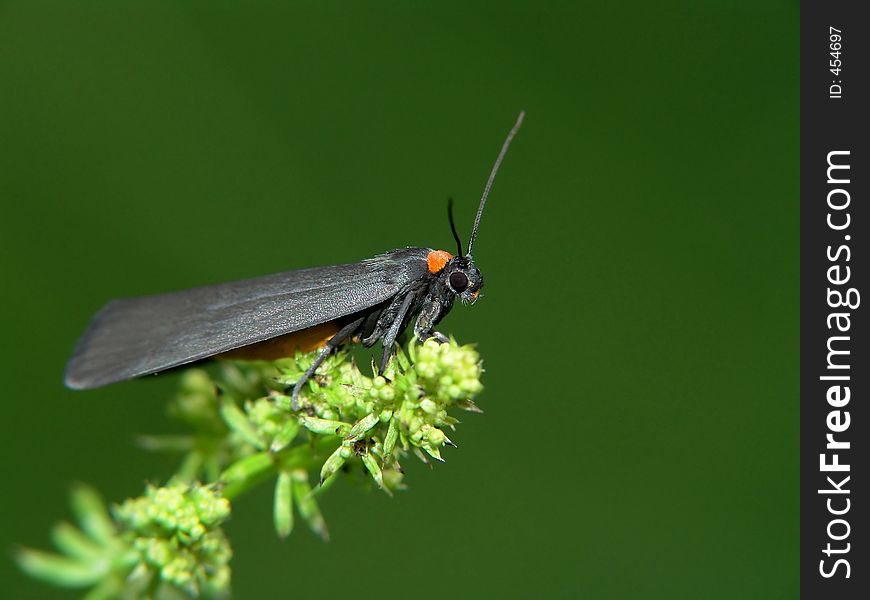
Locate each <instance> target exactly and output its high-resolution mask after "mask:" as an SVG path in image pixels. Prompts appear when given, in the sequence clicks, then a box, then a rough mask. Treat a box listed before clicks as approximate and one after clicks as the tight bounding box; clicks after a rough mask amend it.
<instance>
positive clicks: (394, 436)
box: [384, 416, 399, 459]
mask: <svg viewBox="0 0 870 600" xmlns="http://www.w3.org/2000/svg"><path fill="white" fill-rule="evenodd" d="M398 439H399V417H398V416H394V417H393V418H392V419H390V426H389V428H388V429H387V436H386V437H385V438H384V459H386V458H388V457H389V456H390V455H391V454H392V453H393V448H395V447H396V440H398Z"/></svg>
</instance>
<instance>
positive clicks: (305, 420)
mask: <svg viewBox="0 0 870 600" xmlns="http://www.w3.org/2000/svg"><path fill="white" fill-rule="evenodd" d="M299 422H300V423H302V425H303V426H304V427H305V429H307V430H308V431H311V432H312V433H317V434H320V435H347V434H348V433H349V432H350V430H351V427H350V425H349V424H347V423H345V422H344V421H333V420H332V419H319V418H317V417H309V416H308V415H302V416H300V417H299Z"/></svg>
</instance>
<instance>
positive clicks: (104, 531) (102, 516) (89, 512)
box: [70, 483, 117, 545]
mask: <svg viewBox="0 0 870 600" xmlns="http://www.w3.org/2000/svg"><path fill="white" fill-rule="evenodd" d="M70 504H71V506H72V510H73V513H74V514H75V516H76V520H77V521H78V523H79V525H81V528H82V531H84V532H85V533H87V534H88V535H89V536H90V537H91V539H93V540H94V541H96V542H99V543H100V544H103V545H105V544H108V543H109V542H110V541H111V540H112V539H114V537H115V535H116V533H117V530H116V529H115V524H114V523H113V522H112V518H111V517H110V516H109V511H108V510H106V505H105V504H104V503H103V500H102V498H100V495H99V494H98V493H97V492H96V490H94V489H93V488H92V487H90V486H87V485H85V484H83V483H79V484H76V485H75V486H74V487H73V489H72V492H70Z"/></svg>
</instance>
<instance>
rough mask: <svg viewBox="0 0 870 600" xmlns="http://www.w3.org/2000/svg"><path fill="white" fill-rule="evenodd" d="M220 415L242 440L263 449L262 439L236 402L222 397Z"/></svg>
mask: <svg viewBox="0 0 870 600" xmlns="http://www.w3.org/2000/svg"><path fill="white" fill-rule="evenodd" d="M221 417H223V419H224V421H225V422H226V424H227V426H228V427H229V428H230V429H232V430H233V431H235V432H236V433H238V434H239V435H240V436H241V437H242V439H243V440H245V441H246V442H248V443H249V444H251V445H252V446H254V447H255V448H258V449H260V450H262V449H263V447H264V446H265V444H263V439H262V438H261V437H260V434H259V433H257V430H256V429H255V428H254V426H253V425H252V424H251V421H250V420H249V419H248V417H247V415H245V413H244V412H242V409H240V408H239V407H238V406H237V405H236V403H235V402H233V401H232V400H230V399H229V398H224V399H223V401H222V402H221Z"/></svg>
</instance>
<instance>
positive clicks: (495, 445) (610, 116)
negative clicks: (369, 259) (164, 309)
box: [0, 0, 799, 599]
mask: <svg viewBox="0 0 870 600" xmlns="http://www.w3.org/2000/svg"><path fill="white" fill-rule="evenodd" d="M113 4H121V5H122V6H112V5H113ZM798 23H799V11H798V3H797V2H796V1H789V2H786V1H767V2H759V1H746V2H736V1H732V2H726V1H718V2H716V1H708V2H697V1H689V0H684V1H681V2H656V3H649V2H618V3H617V2H613V3H604V2H551V3H516V2H487V3H476V2H473V3H469V2H438V3H431V4H429V5H427V6H412V5H411V4H408V3H396V2H374V3H367V5H366V6H365V7H363V6H362V5H361V4H357V3H349V2H348V3H338V2H265V1H255V2H245V3H242V2H237V3H231V2H125V3H110V2H79V3H69V2H61V1H53V2H48V1H46V2H2V3H0V82H2V83H0V198H2V207H3V210H2V215H0V234H2V258H0V260H2V263H0V268H2V277H3V293H2V300H0V302H2V306H0V314H2V319H3V323H2V327H3V331H4V337H3V341H4V343H3V346H2V349H0V352H2V364H3V376H4V377H3V380H4V390H3V397H4V398H3V416H2V419H0V422H2V431H0V435H2V438H0V439H2V445H3V446H2V455H3V461H4V462H3V472H4V481H3V486H2V487H3V491H2V493H0V519H2V522H0V533H2V536H0V543H2V547H3V549H4V550H6V551H9V550H11V549H12V548H13V547H14V545H15V544H17V543H25V544H28V545H31V546H37V547H44V548H47V547H49V545H50V541H49V537H48V531H49V527H50V525H51V524H52V523H54V522H55V521H56V520H58V519H61V518H68V517H69V511H68V508H67V506H66V496H67V491H68V488H69V485H70V483H71V482H74V481H85V482H89V483H92V484H94V485H95V486H97V487H98V488H99V489H100V490H101V491H102V492H103V493H104V494H105V497H106V498H107V499H109V500H111V501H119V500H121V499H123V498H125V497H128V496H132V495H138V494H139V493H140V492H141V490H142V487H143V483H144V482H145V481H146V480H149V481H157V482H159V481H161V480H163V479H164V478H165V477H166V476H167V475H169V474H170V473H171V472H172V469H173V468H174V466H175V463H174V461H173V460H172V459H170V458H167V457H163V456H155V455H149V454H147V453H145V452H142V451H140V450H138V449H137V448H136V447H135V446H134V445H133V443H132V437H133V435H134V434H136V433H142V432H160V431H165V430H166V429H167V428H168V427H169V425H168V424H167V421H166V417H165V415H164V410H165V400H166V399H168V398H169V397H170V396H171V394H172V393H173V390H174V387H175V385H176V383H177V375H169V376H166V377H161V378H155V379H151V380H148V381H135V382H130V383H124V384H119V385H115V386H110V387H107V388H104V389H100V390H96V391H92V392H72V391H69V390H67V389H65V388H64V387H63V386H62V385H61V376H62V372H63V368H64V363H65V360H66V358H67V357H68V355H69V353H70V350H71V348H72V346H73V344H74V342H75V340H76V338H77V336H78V335H79V333H81V331H82V329H83V327H84V326H85V324H86V322H87V320H88V318H89V317H90V316H91V314H92V313H93V312H94V311H95V310H96V309H98V308H99V307H100V306H101V305H102V303H103V302H104V301H105V300H107V299H108V298H111V297H118V296H131V295H139V294H146V293H154V292H161V291H169V290H175V289H181V288H185V287H190V286H194V285H199V284H206V283H213V282H220V281H227V280H232V279H238V278H244V277H248V276H254V275H259V274H265V273H270V272H275V271H281V270H287V269H292V268H299V267H307V266H316V265H324V264H330V263H336V262H344V261H354V260H357V259H360V258H363V257H366V256H370V255H372V254H375V253H378V252H381V251H384V250H387V249H391V248H395V247H400V246H404V245H426V246H434V247H443V248H446V249H448V250H450V249H452V248H453V242H452V238H451V235H450V229H449V227H448V224H447V220H446V216H445V204H446V199H447V197H448V195H453V196H454V197H455V198H456V199H457V209H458V210H457V218H458V221H459V226H460V229H461V231H462V233H463V235H467V231H468V229H469V227H470V225H471V221H472V218H473V214H474V211H475V208H476V204H477V200H478V198H479V194H480V192H481V189H482V187H483V183H484V181H485V178H486V175H487V174H488V172H489V169H490V166H491V164H492V161H493V160H494V158H495V155H496V153H497V151H498V148H499V145H500V144H501V141H502V139H503V137H504V135H505V134H506V132H507V130H508V129H509V128H510V125H511V124H512V123H513V121H514V119H515V117H516V114H517V112H518V111H519V110H520V109H521V108H524V109H525V110H526V111H527V113H528V114H527V120H526V124H525V126H524V128H523V130H522V131H521V132H520V134H519V135H518V136H517V138H516V141H515V144H514V146H513V148H512V150H511V152H510V153H509V155H508V157H507V160H506V161H505V164H504V166H503V169H502V172H501V174H500V176H499V179H498V180H497V181H496V184H495V187H494V190H493V194H492V196H491V198H490V203H489V206H488V210H487V213H486V215H485V217H484V219H483V223H482V227H481V231H480V237H479V239H478V244H477V245H476V252H475V254H476V259H477V262H478V265H479V266H480V267H481V269H482V270H483V273H484V275H485V277H486V289H485V298H484V299H483V300H482V301H481V302H479V303H477V304H476V305H475V306H474V307H462V306H457V308H456V309H455V310H454V311H453V312H452V313H451V315H450V316H449V317H448V319H447V320H446V321H445V323H444V325H443V327H442V329H443V330H444V331H446V332H448V333H452V334H454V335H456V336H457V337H458V338H459V339H460V341H463V342H477V343H478V344H479V349H480V351H481V353H482V354H483V357H484V359H485V364H486V369H487V372H486V375H485V380H484V383H485V385H486V391H485V392H484V394H483V396H481V398H480V401H479V403H480V405H481V406H482V407H483V408H484V410H485V411H486V414H484V415H469V416H467V417H465V418H464V419H463V420H464V423H463V424H462V425H461V426H460V428H459V430H458V432H457V434H456V436H455V437H454V439H455V441H456V442H457V443H458V444H459V446H460V448H459V449H458V450H450V451H448V453H447V460H448V462H447V463H446V464H444V465H437V466H436V468H435V469H434V470H433V471H429V470H428V469H426V468H425V467H423V466H422V465H415V466H412V468H410V470H409V473H408V475H407V477H406V482H407V483H408V484H409V485H410V490H409V491H408V492H407V493H403V494H401V495H400V496H398V497H396V498H394V499H389V498H387V497H386V496H384V495H383V494H379V493H374V492H366V491H364V490H360V489H358V488H357V487H354V486H353V485H350V484H348V483H344V482H340V483H339V484H338V485H336V486H335V487H334V488H333V489H332V490H331V492H330V493H329V494H328V495H327V496H326V497H325V498H324V501H323V509H324V512H325V515H326V517H327V520H328V523H329V526H330V529H331V532H332V537H333V539H332V541H331V542H330V543H328V544H323V543H321V542H320V541H319V540H318V539H316V538H315V537H314V536H313V535H312V534H310V533H309V532H308V531H307V530H305V529H304V528H302V527H301V526H300V527H299V528H298V529H297V531H296V532H294V534H293V535H292V536H291V537H290V538H289V539H288V540H286V541H284V542H281V541H279V540H277V539H276V537H275V534H274V532H273V530H272V522H271V515H270V508H271V497H270V493H271V488H270V486H262V488H261V489H260V490H259V491H257V492H255V493H252V494H251V495H249V496H246V497H244V498H242V499H240V500H239V501H238V502H237V503H236V505H235V509H234V515H233V518H232V521H231V522H230V523H229V525H228V528H227V529H228V532H229V534H230V536H231V538H232V540H233V545H234V549H235V553H236V557H235V559H234V562H233V569H234V571H233V575H234V588H235V592H236V596H237V597H238V598H259V597H262V598H269V597H276V598H277V597H289V596H291V595H292V596H295V597H304V596H305V595H316V596H322V595H332V596H338V595H339V594H342V595H344V594H348V593H351V592H353V593H354V594H356V593H362V594H363V595H372V596H378V597H383V596H389V595H392V594H400V593H401V594H408V595H410V596H412V597H415V598H439V597H460V598H461V597H470V596H486V597H489V596H495V595H499V596H506V597H512V596H513V597H521V596H530V595H532V594H538V595H543V596H548V597H582V598H641V597H642V598H728V599H733V598H766V599H767V598H794V597H797V594H798V453H797V449H798V378H797V375H798V364H799V363H798V306H799V304H798V276H799V273H798V148H799V146H798V115H799V105H798V46H797V43H798ZM409 464H410V463H409ZM6 556H8V552H7V555H6ZM0 587H2V589H0V596H3V597H4V598H54V597H57V598H70V597H76V596H78V593H76V592H68V591H56V590H52V589H50V588H47V587H44V586H42V585H41V584H38V583H35V582H32V581H30V580H28V579H26V578H25V577H23V576H22V575H20V574H19V573H18V572H17V571H16V570H15V568H14V566H13V565H12V563H11V561H9V560H7V559H6V558H4V559H2V560H0Z"/></svg>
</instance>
